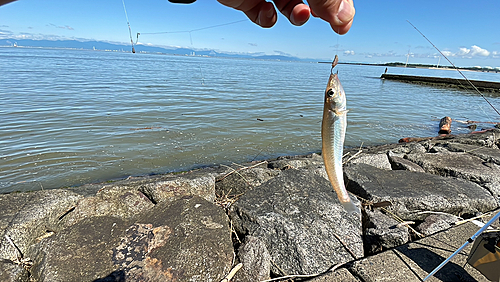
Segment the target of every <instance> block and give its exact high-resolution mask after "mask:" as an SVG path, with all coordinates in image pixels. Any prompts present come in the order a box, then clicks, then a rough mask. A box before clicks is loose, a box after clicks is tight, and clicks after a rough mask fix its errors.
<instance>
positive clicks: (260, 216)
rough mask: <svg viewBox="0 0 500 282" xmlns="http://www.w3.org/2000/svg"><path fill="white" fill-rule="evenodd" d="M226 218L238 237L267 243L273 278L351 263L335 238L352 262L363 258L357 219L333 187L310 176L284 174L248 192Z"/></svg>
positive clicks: (304, 172) (296, 171)
mask: <svg viewBox="0 0 500 282" xmlns="http://www.w3.org/2000/svg"><path fill="white" fill-rule="evenodd" d="M354 201H356V200H355V198H354ZM355 203H357V201H356V202H355ZM229 215H230V218H231V220H232V222H233V225H234V227H235V229H236V231H237V232H238V234H239V235H240V236H239V237H240V238H243V237H247V236H253V237H256V238H258V239H259V240H261V241H262V242H263V243H264V244H265V246H266V248H267V250H268V252H269V254H270V256H271V260H272V262H273V266H272V268H271V272H272V273H274V274H275V275H276V276H282V275H284V274H311V273H319V272H323V271H326V270H327V269H328V268H330V267H331V266H332V265H334V264H338V263H344V262H348V261H351V260H353V259H355V258H353V256H352V255H351V254H350V253H349V251H347V250H346V248H345V247H344V246H343V244H342V243H341V242H340V241H339V239H338V238H340V240H342V241H343V242H344V243H345V244H346V246H347V248H349V250H350V251H351V252H352V253H353V254H354V255H355V256H356V258H357V257H361V256H362V255H363V245H362V238H361V221H360V217H359V216H356V215H350V214H348V212H347V211H345V210H344V209H343V207H342V206H341V205H340V203H339V201H338V199H337V196H336V194H335V193H334V191H333V189H332V187H331V184H330V183H329V182H328V181H327V180H326V179H324V178H322V177H320V176H318V175H316V174H314V173H312V172H308V171H302V170H295V169H288V170H284V171H282V172H281V173H280V174H279V175H278V176H277V177H275V178H273V179H271V180H269V181H267V182H265V183H264V184H262V185H260V186H258V187H255V188H254V189H253V190H251V191H247V192H246V193H245V194H244V195H243V196H241V198H240V199H239V200H238V201H237V202H236V203H234V204H233V205H232V206H231V209H230V213H229Z"/></svg>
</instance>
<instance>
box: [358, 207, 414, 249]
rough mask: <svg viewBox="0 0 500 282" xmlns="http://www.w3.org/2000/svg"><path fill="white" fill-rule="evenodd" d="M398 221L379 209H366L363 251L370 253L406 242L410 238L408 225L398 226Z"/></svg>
mask: <svg viewBox="0 0 500 282" xmlns="http://www.w3.org/2000/svg"><path fill="white" fill-rule="evenodd" d="M398 223H399V222H398V221H396V220H395V219H393V218H391V217H389V216H386V215H385V214H383V213H381V212H380V211H379V210H374V211H370V210H366V223H365V228H364V237H363V240H364V247H365V253H366V254H369V255H372V254H375V253H378V252H381V251H385V250H387V249H390V248H393V247H396V246H399V245H403V244H406V243H407V242H408V240H409V238H410V234H409V232H408V227H406V226H401V227H398Z"/></svg>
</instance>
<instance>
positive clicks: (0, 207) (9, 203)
mask: <svg viewBox="0 0 500 282" xmlns="http://www.w3.org/2000/svg"><path fill="white" fill-rule="evenodd" d="M82 198H83V197H82V196H80V195H78V194H75V193H73V192H71V191H69V190H65V189H55V190H42V191H35V192H29V193H12V194H3V195H0V235H1V237H0V258H2V259H7V260H14V259H16V258H17V257H18V256H19V255H20V254H19V251H21V253H22V254H23V255H25V254H26V250H27V249H28V247H29V245H31V244H33V243H34V241H35V240H36V238H38V237H40V236H42V235H44V234H46V232H47V230H52V231H57V230H58V229H57V228H58V227H57V226H58V223H59V218H61V216H63V215H64V214H65V213H66V212H67V211H68V210H70V209H71V208H72V207H74V206H75V205H76V203H77V201H78V200H80V199H82ZM5 236H8V237H9V238H10V239H11V240H12V242H13V243H14V244H15V245H16V247H17V248H19V251H18V250H16V249H15V248H13V247H12V246H11V244H10V243H9V242H8V241H7V239H6V238H5Z"/></svg>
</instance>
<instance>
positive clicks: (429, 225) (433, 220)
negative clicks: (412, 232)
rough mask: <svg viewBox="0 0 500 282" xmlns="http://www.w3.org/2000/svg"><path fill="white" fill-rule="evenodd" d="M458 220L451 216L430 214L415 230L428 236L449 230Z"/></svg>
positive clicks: (456, 217)
mask: <svg viewBox="0 0 500 282" xmlns="http://www.w3.org/2000/svg"><path fill="white" fill-rule="evenodd" d="M459 220H461V218H459V217H458V216H455V215H452V214H431V215H429V216H428V217H426V218H425V220H424V222H422V223H420V224H419V225H418V226H417V228H416V230H417V231H419V232H420V233H422V234H424V235H426V236H428V235H431V234H434V233H436V232H439V231H442V230H446V229H448V228H450V227H451V226H452V224H453V223H455V222H457V221H459Z"/></svg>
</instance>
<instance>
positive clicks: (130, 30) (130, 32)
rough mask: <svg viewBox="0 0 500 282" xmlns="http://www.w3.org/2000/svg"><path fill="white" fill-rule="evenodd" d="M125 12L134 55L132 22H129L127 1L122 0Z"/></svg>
mask: <svg viewBox="0 0 500 282" xmlns="http://www.w3.org/2000/svg"><path fill="white" fill-rule="evenodd" d="M122 4H123V10H124V11H125V18H126V19H127V25H128V33H129V35H130V43H131V44H132V53H135V48H134V40H133V39H132V29H131V28H130V22H129V21H128V15H127V8H125V0H122Z"/></svg>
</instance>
